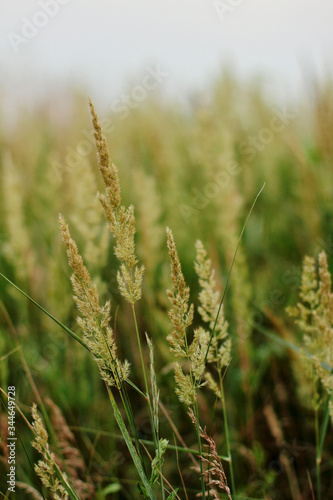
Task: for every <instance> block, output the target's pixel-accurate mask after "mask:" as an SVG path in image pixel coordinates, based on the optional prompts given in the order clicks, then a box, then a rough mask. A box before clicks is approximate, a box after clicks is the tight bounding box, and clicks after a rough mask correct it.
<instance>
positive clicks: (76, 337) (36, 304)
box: [0, 273, 90, 352]
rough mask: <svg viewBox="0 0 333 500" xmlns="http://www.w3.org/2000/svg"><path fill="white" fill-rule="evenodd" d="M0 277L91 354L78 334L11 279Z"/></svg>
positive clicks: (2, 275)
mask: <svg viewBox="0 0 333 500" xmlns="http://www.w3.org/2000/svg"><path fill="white" fill-rule="evenodd" d="M0 276H1V277H2V278H3V279H4V280H6V281H7V282H8V283H9V284H10V285H12V286H13V287H14V288H16V290H18V291H19V292H20V293H21V294H22V295H24V297H26V298H27V299H28V300H30V302H32V303H33V304H34V305H35V306H36V307H38V309H40V310H41V311H42V312H43V313H44V314H46V316H48V317H49V318H50V319H52V321H54V322H55V323H56V324H57V325H58V326H60V328H62V329H63V330H65V332H66V333H68V334H69V335H70V336H71V337H73V339H75V340H76V341H77V342H79V343H80V344H81V345H82V346H83V347H85V348H86V349H87V351H89V352H90V350H89V348H88V346H87V345H86V344H85V342H84V341H83V340H82V339H81V338H80V337H79V336H78V335H76V333H74V332H72V330H70V329H69V328H68V327H67V326H66V325H64V324H63V323H61V321H59V320H58V319H57V318H55V317H54V316H52V314H50V313H49V312H48V311H46V309H44V307H42V306H41V305H40V304H38V302H36V301H35V300H34V299H33V298H31V297H30V296H29V295H28V294H27V293H25V292H24V291H23V290H21V288H19V287H18V286H17V285H15V283H13V282H12V281H10V279H9V278H7V277H6V276H5V275H4V274H2V273H0Z"/></svg>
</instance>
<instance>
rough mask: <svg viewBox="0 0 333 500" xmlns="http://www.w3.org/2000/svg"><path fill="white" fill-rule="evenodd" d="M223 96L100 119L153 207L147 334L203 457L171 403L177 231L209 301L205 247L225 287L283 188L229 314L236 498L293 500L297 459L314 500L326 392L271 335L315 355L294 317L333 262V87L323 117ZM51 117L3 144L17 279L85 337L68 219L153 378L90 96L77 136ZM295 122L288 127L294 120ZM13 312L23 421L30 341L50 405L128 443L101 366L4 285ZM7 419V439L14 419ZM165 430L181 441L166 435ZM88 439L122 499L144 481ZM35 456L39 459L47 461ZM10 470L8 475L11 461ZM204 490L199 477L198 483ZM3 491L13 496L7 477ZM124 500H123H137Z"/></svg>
mask: <svg viewBox="0 0 333 500" xmlns="http://www.w3.org/2000/svg"><path fill="white" fill-rule="evenodd" d="M207 96H208V98H207ZM207 96H198V97H197V98H196V99H193V101H192V102H191V105H190V106H189V107H188V108H187V109H186V111H185V110H184V109H182V108H181V106H179V105H176V104H170V103H161V102H159V101H158V100H147V101H145V102H142V103H140V105H139V106H138V108H137V109H136V110H131V112H130V113H129V115H128V117H126V118H125V119H123V120H120V119H119V116H116V115H111V114H108V113H105V115H103V111H105V110H101V111H100V116H101V117H103V116H105V118H106V117H107V116H106V115H108V117H109V118H110V119H112V121H113V124H114V129H113V130H112V131H110V132H106V135H107V138H108V142H109V144H110V145H111V155H112V159H113V161H114V163H115V164H116V165H117V166H118V169H119V175H120V179H121V186H122V196H123V198H124V200H125V202H126V203H134V206H135V213H136V218H137V249H138V254H139V257H140V259H141V261H142V262H143V263H144V265H145V266H146V268H147V271H146V274H145V279H144V289H143V290H144V291H143V299H142V300H141V302H140V304H139V307H138V319H139V323H140V330H141V331H145V330H147V331H148V332H149V335H150V336H151V337H152V338H153V340H154V342H155V345H156V346H157V349H156V358H157V370H156V371H157V373H158V377H159V385H160V387H161V393H162V394H161V399H162V400H164V401H166V404H167V409H168V412H169V413H170V415H171V417H172V418H173V420H174V421H175V422H176V424H177V425H178V427H179V430H180V432H181V434H182V435H183V436H184V439H185V441H186V438H187V437H188V436H190V435H191V434H190V432H189V430H188V428H187V424H186V423H184V419H183V418H182V416H183V410H182V409H181V407H180V406H179V404H178V401H177V399H176V397H175V396H174V391H173V390H171V392H170V384H171V385H172V384H173V377H172V375H171V372H170V370H169V368H170V367H169V363H170V362H171V358H170V355H169V351H168V348H167V343H166V340H165V339H166V336H167V334H168V332H169V330H170V325H169V322H168V318H167V314H166V311H167V307H168V306H167V301H166V297H165V293H164V292H165V289H166V288H167V287H168V286H169V277H168V273H169V267H168V260H167V250H166V244H165V233H164V227H165V226H166V225H168V226H170V227H172V229H173V232H174V235H175V239H176V241H177V245H178V252H179V255H180V258H181V261H182V264H183V271H184V275H185V277H186V280H187V282H188V284H189V285H190V287H191V291H192V292H193V300H194V299H195V297H196V293H197V291H198V284H197V282H196V279H195V276H194V273H193V259H194V256H195V250H194V243H195V240H196V239H197V238H200V239H202V240H203V241H204V243H205V244H206V246H207V247H208V249H209V252H210V254H211V255H212V258H213V264H214V266H215V268H216V269H217V270H218V274H217V280H218V283H219V285H220V287H221V288H222V287H223V285H224V282H225V278H226V275H227V272H228V268H229V265H230V262H231V259H232V255H233V251H234V249H235V245H236V242H237V238H238V235H239V232H240V229H241V227H242V224H243V222H244V219H245V217H246V214H247V212H248V209H249V207H250V205H251V203H252V200H253V198H254V196H255V194H256V192H257V191H258V190H259V188H260V187H261V186H262V184H263V182H266V187H265V190H264V192H263V194H262V196H261V199H260V202H259V203H258V204H257V206H256V208H255V211H254V213H253V215H252V217H251V219H250V222H249V224H248V227H247V230H246V233H245V236H244V239H243V241H242V244H241V248H240V253H239V256H238V258H237V260H236V264H235V268H234V272H233V274H232V278H231V282H230V289H229V292H228V295H227V297H226V300H225V310H226V317H227V319H228V321H229V323H230V332H231V335H232V338H233V346H234V347H233V360H232V363H231V365H230V367H229V369H228V372H227V375H226V397H227V406H228V411H229V413H230V422H231V441H232V443H233V451H234V454H235V474H236V483H237V484H238V490H239V491H243V492H244V495H248V496H249V497H251V496H253V497H257V498H274V499H285V498H292V497H291V496H290V489H289V483H288V477H287V472H286V468H285V467H284V466H283V463H282V461H281V456H282V455H281V453H282V452H283V449H284V450H287V452H285V453H289V455H288V457H289V458H290V462H291V463H293V466H294V465H295V471H296V472H295V473H296V475H297V477H298V481H299V484H300V487H301V491H302V492H303V494H304V496H303V497H302V498H311V488H310V485H309V481H308V478H307V472H306V471H307V470H310V476H311V477H312V479H313V481H314V477H315V471H314V470H313V463H314V457H315V449H314V445H313V432H314V431H313V418H312V413H311V411H312V410H311V397H310V394H311V390H310V388H308V387H307V385H306V383H305V380H304V379H303V380H302V377H299V370H300V365H299V362H298V359H297V357H296V356H295V354H294V353H293V352H290V351H288V350H287V349H286V348H284V347H282V346H281V345H279V344H278V343H274V342H273V341H272V340H271V339H268V338H267V337H265V336H264V335H263V334H262V330H263V329H264V328H266V329H269V330H270V331H272V332H274V333H275V334H276V335H278V336H280V337H282V338H283V339H285V340H289V341H292V342H293V343H297V341H298V333H297V331H295V330H292V329H291V324H290V322H289V320H288V319H286V314H285V312H284V310H285V307H286V306H287V305H288V304H289V303H290V302H291V301H295V300H296V290H297V288H298V286H299V283H300V276H301V267H300V264H301V261H302V258H303V256H304V255H305V254H309V255H313V254H314V255H315V254H318V252H319V250H320V249H325V250H326V252H327V255H328V259H329V262H332V252H333V217H332V216H333V204H332V195H333V182H332V176H333V168H332V154H333V151H332V135H333V101H332V87H331V85H330V84H329V83H328V84H327V85H326V86H325V87H323V88H319V87H316V88H314V89H313V94H312V95H311V99H309V101H308V102H301V103H293V104H290V105H287V106H284V105H283V106H281V105H280V106H279V104H278V103H271V102H268V101H267V99H265V98H264V95H263V92H262V90H261V89H260V87H259V86H253V87H252V88H251V87H243V86H241V85H240V84H238V83H237V82H236V81H234V80H233V79H232V78H231V77H230V76H228V77H226V76H225V77H223V78H221V80H220V81H218V82H216V84H215V85H214V86H212V88H211V89H210V90H209V91H208V92H207ZM67 98H68V97H67ZM53 105H54V104H53ZM50 109H51V106H50V107H49V106H48V104H45V107H44V108H43V109H42V110H41V111H40V112H39V113H35V114H32V113H31V114H30V115H29V116H27V115H24V114H23V115H22V119H21V120H20V121H19V122H18V123H17V126H16V128H15V130H14V131H13V132H12V133H11V134H10V136H8V134H7V135H6V138H4V137H3V138H2V139H1V138H0V194H1V195H0V215H1V217H0V269H1V272H3V274H5V275H7V276H8V277H9V278H10V279H11V280H12V281H14V282H15V283H17V284H18V285H19V286H20V287H21V288H22V289H24V290H25V291H26V292H27V293H28V294H29V295H31V296H32V297H33V298H34V299H36V300H37V301H38V302H39V303H40V304H42V305H43V307H45V308H46V309H47V310H49V311H50V312H51V313H52V314H54V315H55V316H56V317H57V318H59V319H60V320H61V321H62V322H63V323H65V324H66V325H69V326H70V327H71V328H73V329H76V328H77V327H76V326H75V316H76V312H75V310H74V307H73V301H72V293H71V289H70V283H69V280H68V274H69V273H68V267H67V262H66V258H65V252H64V250H63V248H62V245H61V242H60V237H59V231H58V213H59V212H61V213H63V214H64V215H65V216H66V218H67V220H68V221H69V222H70V223H71V228H72V231H73V235H74V237H75V239H76V241H77V242H78V244H79V247H80V251H81V252H82V254H83V255H84V257H85V259H86V262H87V265H88V267H89V269H90V271H91V274H92V276H93V277H94V279H95V280H96V282H98V283H99V285H101V287H102V289H103V290H104V293H105V295H111V297H112V303H113V317H114V320H115V332H116V336H117V343H118V346H119V349H120V351H121V353H122V355H123V356H124V357H126V358H127V359H129V360H130V361H131V362H132V364H133V370H134V373H135V370H136V367H138V366H139V362H138V361H139V360H138V358H137V357H138V353H137V351H136V350H135V349H133V342H134V337H133V335H134V334H133V332H134V329H133V324H132V320H131V319H130V318H131V316H130V314H129V309H128V306H127V305H126V304H125V303H124V301H122V300H121V299H120V295H119V293H118V290H117V283H116V270H117V262H116V259H115V257H114V255H113V253H112V251H111V250H110V248H111V243H112V242H111V241H110V238H109V236H108V234H106V233H105V229H104V226H105V225H104V219H103V215H102V211H101V209H100V207H99V204H98V202H97V201H96V197H95V192H96V191H97V189H98V187H99V178H98V175H97V171H96V167H95V164H96V161H95V151H94V147H93V143H92V140H91V142H89V140H88V139H87V134H86V133H85V131H91V125H90V121H89V115H88V106H87V105H86V103H85V102H84V104H83V100H82V98H81V97H77V96H76V97H73V109H72V113H71V114H69V115H68V116H66V117H64V118H63V121H61V117H60V118H58V120H55V119H54V117H53V115H52V113H51V112H50ZM277 110H278V111H277ZM106 111H107V110H106ZM281 113H282V114H283V115H284V118H283V120H284V122H283V120H281V118H276V117H278V116H281ZM286 116H287V118H286ZM274 117H275V118H274ZM272 119H273V120H274V121H272ZM272 124H274V126H273V125H272ZM4 126H5V124H2V128H3V129H4ZM274 127H275V128H274ZM277 129H278V130H277ZM91 137H92V136H91ZM82 141H85V143H84V142H82ZM250 142H251V145H250V144H249V143H250ZM84 150H85V151H86V152H87V154H85V151H84ZM0 300H1V308H0V318H1V327H0V358H1V361H0V378H1V380H0V384H1V386H2V387H3V388H6V387H7V385H8V384H9V385H15V386H16V388H17V397H18V400H19V401H20V403H21V405H22V409H23V411H27V408H28V405H30V404H31V402H32V400H34V395H33V393H32V389H31V385H30V383H29V381H28V378H27V375H26V372H25V371H24V369H23V365H22V359H21V357H20V354H19V351H15V352H13V353H12V354H10V356H8V357H7V356H6V354H7V353H9V352H10V351H11V350H12V349H14V348H15V347H16V346H17V344H16V341H15V338H16V339H17V340H18V342H19V344H20V345H21V346H22V349H23V353H24V356H25V358H26V360H27V364H28V366H29V369H30V371H31V375H32V377H33V379H34V381H35V383H36V386H37V388H38V391H39V392H40V395H41V397H42V398H43V397H46V396H48V397H50V398H51V399H52V400H53V401H54V402H56V404H58V406H59V407H60V408H61V409H62V411H63V413H64V414H65V416H66V419H67V421H68V423H69V425H72V426H75V427H85V428H92V429H103V430H104V431H107V432H116V427H115V424H114V422H113V419H112V417H111V414H110V410H109V406H108V403H107V401H106V398H105V393H104V387H103V384H102V383H101V382H100V380H99V375H98V372H97V370H96V367H95V365H94V363H93V362H92V360H91V359H90V357H89V356H88V355H87V353H86V352H84V350H82V349H81V348H80V346H77V345H75V344H74V342H72V341H71V340H68V339H67V338H66V337H65V334H64V333H63V332H62V331H61V330H60V329H59V327H57V325H54V324H52V322H51V321H50V320H49V319H48V318H47V317H43V315H42V314H41V313H40V311H38V310H37V309H35V308H34V307H33V306H32V305H31V304H29V303H28V302H27V301H26V300H25V299H24V298H22V297H21V296H20V295H19V294H18V293H17V292H16V291H14V290H13V289H11V288H10V287H9V286H8V285H7V284H6V283H5V282H3V281H1V282H0ZM118 306H119V308H118ZM115 311H116V317H115ZM14 331H15V335H14V333H13V332H14ZM170 369H171V368H170ZM213 403H214V402H213V401H212V400H211V398H210V396H207V398H206V399H204V398H202V400H200V407H201V410H202V412H203V422H204V421H205V416H206V417H207V423H208V422H209V418H208V417H209V415H210V408H211V405H212V404H213ZM133 405H134V407H136V406H137V407H138V412H137V426H138V428H139V429H140V435H141V436H142V438H146V439H150V438H151V435H150V429H149V426H148V425H147V415H145V414H144V413H140V410H139V404H138V403H137V402H136V401H134V403H133ZM267 407H269V408H271V409H273V411H274V413H276V414H277V415H278V418H279V421H280V423H281V426H282V429H283V433H284V442H285V445H284V446H285V448H283V449H282V450H281V447H279V446H278V444H277V443H276V440H275V437H274V435H273V434H272V428H271V426H270V425H271V423H270V422H269V421H268V418H267V415H271V413H269V412H268V413H267V411H266V412H265V411H263V409H264V408H267ZM0 411H1V412H2V415H1V418H2V419H3V420H1V422H2V424H3V426H4V425H5V424H4V421H5V420H4V419H5V417H4V415H5V413H4V410H3V409H1V410H0ZM17 425H18V429H19V430H20V433H21V434H22V439H23V440H24V442H25V443H28V441H29V439H30V438H29V435H28V431H27V429H26V428H25V426H24V425H23V424H22V422H21V421H20V419H19V418H17ZM163 425H165V427H167V423H166V420H165V422H164V423H163ZM222 429H223V427H222V424H221V418H220V416H219V414H218V418H216V419H215V423H214V427H213V432H215V433H216V436H217V441H218V444H219V446H220V448H221V453H222V452H224V447H225V441H224V437H223V432H222ZM75 434H76V437H77V440H78V443H79V446H80V449H81V450H82V453H83V455H84V457H85V460H86V462H87V464H88V465H89V468H90V471H91V475H92V476H93V477H94V478H95V482H96V484H100V485H102V486H105V485H107V484H109V483H110V482H111V481H113V480H115V479H114V478H117V477H118V478H125V477H126V478H127V479H130V478H133V477H134V478H135V475H134V472H133V471H132V470H131V467H130V465H128V464H129V463H130V462H129V461H127V460H123V459H120V458H119V457H120V456H121V453H123V451H124V446H123V443H122V442H121V441H114V440H113V439H111V438H103V439H101V438H100V437H98V434H97V435H94V434H93V433H87V432H86V431H78V430H76V431H75ZM188 439H191V438H190V437H188ZM187 444H188V445H193V443H192V442H188V443H187ZM329 444H330V445H332V439H330V440H329ZM26 448H27V452H28V453H29V454H30V455H31V456H32V451H31V449H30V448H29V446H26ZM17 449H18V450H19V452H18V459H17V477H18V479H20V480H21V481H25V482H27V481H28V480H29V481H30V482H31V483H33V484H35V485H36V486H38V482H37V480H36V478H35V476H34V474H33V471H32V470H31V469H30V467H29V465H28V461H27V459H26V456H25V452H24V450H23V448H22V447H21V448H20V444H19V443H18V447H17ZM326 449H327V450H329V449H330V448H329V445H328V446H327V448H326ZM93 450H94V452H93ZM110 450H111V451H112V453H110ZM119 453H120V455H119ZM110 457H111V458H110ZM324 458H325V461H326V463H327V464H328V463H329V460H332V456H331V455H330V454H329V453H328V452H327V455H326V456H325V457H324ZM182 459H183V457H182V456H180V460H182ZM172 464H175V461H173V462H172V461H171V462H169V465H168V466H167V468H166V471H165V473H166V474H168V475H169V476H170V477H173V478H175V480H174V483H176V484H178V483H179V485H181V483H180V480H179V477H178V472H177V467H176V465H172ZM277 464H278V465H277ZM279 467H280V468H279ZM0 470H1V477H5V474H6V468H5V464H4V463H2V462H1V463H0ZM329 471H331V469H329V467H328V466H327V470H326V469H325V468H324V469H323V485H322V486H323V495H324V498H327V499H328V498H333V497H332V496H331V497H330V496H329V495H330V493H329V492H330V491H332V489H331V488H332V484H331V479H330V477H331V473H330V472H329ZM190 474H191V472H190V471H189V470H187V471H185V472H184V475H185V477H188V476H189V475H190ZM0 488H1V491H5V489H6V486H5V481H4V480H3V479H1V480H0ZM325 494H326V496H325ZM114 495H115V496H114V497H113V498H117V496H116V495H117V494H116V493H114ZM122 495H123V493H119V497H118V498H125V496H122ZM17 498H20V493H18V496H17ZM22 498H24V494H23V493H22ZM132 498H133V497H132Z"/></svg>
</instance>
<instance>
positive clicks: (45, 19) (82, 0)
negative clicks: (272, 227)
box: [0, 0, 333, 104]
mask: <svg viewBox="0 0 333 500" xmlns="http://www.w3.org/2000/svg"><path fill="white" fill-rule="evenodd" d="M0 35H1V42H0V43H1V45H0V47H1V51H0V65H1V73H0V91H1V90H2V95H6V96H8V93H9V94H10V96H11V98H10V99H9V97H8V100H9V102H10V100H12V101H20V100H21V99H22V98H23V97H25V98H26V97H27V96H28V97H29V96H31V95H35V94H36V92H39V93H45V92H46V89H47V86H48V85H50V84H52V85H53V87H57V86H58V85H59V86H61V85H64V84H65V83H67V82H73V83H74V84H76V85H81V86H82V87H83V90H84V91H86V92H87V93H89V94H91V95H92V96H96V95H97V94H98V95H99V98H100V99H101V100H102V101H103V102H105V103H106V104H108V103H110V102H111V101H112V100H113V99H114V98H115V97H116V96H117V93H118V94H119V92H121V91H122V89H123V88H124V84H125V82H128V80H129V79H131V81H135V78H138V79H139V80H140V78H139V76H137V75H139V74H140V71H141V73H142V71H145V70H144V68H145V67H146V65H151V66H154V65H156V64H157V63H159V64H160V67H161V68H163V71H165V72H168V74H169V76H168V77H167V78H165V79H164V80H163V82H162V83H161V88H162V90H164V91H166V92H168V93H171V94H172V95H173V94H174V95H176V96H177V97H178V96H181V95H182V94H184V92H185V91H187V90H195V89H198V88H202V86H203V85H204V84H205V83H207V82H208V83H209V82H210V81H212V78H213V77H214V75H216V74H218V73H219V72H220V69H221V67H223V65H226V64H229V65H231V66H233V67H234V68H235V69H236V71H237V72H238V73H239V74H240V75H241V76H242V77H246V76H251V75H257V74H260V73H261V74H263V75H264V76H265V77H266V81H267V86H268V87H270V86H272V87H275V88H277V89H278V90H279V89H282V88H283V89H288V88H289V89H293V91H294V92H295V89H299V88H301V87H302V72H303V71H304V68H306V67H309V68H310V69H312V70H314V71H315V73H316V75H317V76H321V75H323V74H324V73H325V72H326V73H330V74H332V69H333V50H332V49H333V0H164V1H162V0H118V1H116V0H94V1H88V0H0Z"/></svg>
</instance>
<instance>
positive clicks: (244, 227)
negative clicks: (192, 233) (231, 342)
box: [205, 182, 266, 363]
mask: <svg viewBox="0 0 333 500" xmlns="http://www.w3.org/2000/svg"><path fill="white" fill-rule="evenodd" d="M265 185H266V183H265V182H264V184H263V186H262V188H261V189H260V191H259V192H258V194H257V196H256V197H255V199H254V201H253V203H252V206H251V208H250V211H249V213H248V214H247V217H246V220H245V222H244V225H243V227H242V230H241V233H240V235H239V238H238V241H237V245H236V248H235V252H234V255H233V258H232V262H231V265H230V269H229V272H228V276H227V279H226V282H225V286H224V290H223V294H222V297H221V301H220V305H219V308H218V311H217V315H216V318H215V323H214V327H213V330H212V332H211V335H210V338H209V342H208V346H207V351H206V356H205V363H206V361H207V357H208V353H209V348H210V345H211V343H212V340H213V337H214V333H215V329H216V325H217V321H218V319H219V316H220V312H221V308H222V305H223V301H224V297H225V295H226V293H227V289H228V285H229V280H230V276H231V272H232V269H233V267H234V263H235V260H236V256H237V252H238V248H239V245H240V243H241V241H242V238H243V234H244V231H245V229H246V226H247V223H248V222H249V219H250V217H251V214H252V211H253V209H254V206H255V204H256V203H257V200H258V198H259V196H260V195H261V193H262V191H263V189H264V187H265Z"/></svg>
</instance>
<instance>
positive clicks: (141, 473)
mask: <svg viewBox="0 0 333 500" xmlns="http://www.w3.org/2000/svg"><path fill="white" fill-rule="evenodd" d="M106 388H107V391H108V394H109V398H110V402H111V405H112V408H113V413H114V416H115V419H116V421H117V424H118V426H119V429H120V431H121V433H122V435H123V437H124V440H125V442H126V445H127V448H128V451H129V452H130V454H131V457H132V460H133V463H134V465H135V468H136V470H137V471H138V474H139V476H140V478H141V480H142V482H143V484H144V487H145V488H146V491H147V494H148V495H149V498H150V499H151V500H155V495H154V493H153V490H152V489H151V485H150V482H149V480H148V478H147V476H146V474H145V471H144V470H143V467H142V464H141V460H140V458H139V456H138V454H137V452H136V449H135V447H134V445H133V442H132V439H131V437H130V435H129V434H128V431H127V428H126V425H125V422H124V420H123V417H122V416H121V413H120V411H119V409H118V406H117V403H116V401H115V399H114V396H113V394H112V391H111V389H110V387H108V386H107V385H106Z"/></svg>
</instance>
